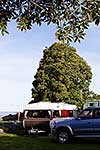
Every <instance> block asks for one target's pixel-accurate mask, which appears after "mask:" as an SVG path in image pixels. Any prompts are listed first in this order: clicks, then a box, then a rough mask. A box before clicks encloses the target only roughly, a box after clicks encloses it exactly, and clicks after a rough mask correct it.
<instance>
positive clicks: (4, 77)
mask: <svg viewBox="0 0 100 150" xmlns="http://www.w3.org/2000/svg"><path fill="white" fill-rule="evenodd" d="M9 32H10V34H9V35H5V36H4V37H2V36H1V37H0V111H21V110H22V109H23V107H24V105H26V104H27V103H28V102H29V101H30V100H31V88H32V81H33V80H34V75H35V73H36V70H37V68H38V64H39V61H40V59H41V58H42V52H43V49H44V48H45V47H46V46H50V45H52V44H53V43H54V42H55V41H56V39H55V35H54V33H55V27H54V26H52V25H50V26H46V25H42V26H41V27H38V26H37V25H34V26H33V28H32V30H30V31H27V32H19V31H18V30H17V29H16V25H15V23H14V22H11V23H10V24H9ZM86 32H87V35H86V37H85V40H82V41H81V43H71V45H72V46H74V47H75V48H76V49H77V53H78V54H79V55H80V56H82V57H83V58H84V59H85V60H86V61H87V62H88V64H89V65H90V66H91V68H92V72H93V79H92V83H91V86H90V88H91V90H93V91H94V92H96V93H98V94H100V88H99V87H100V80H99V76H100V67H99V66H100V38H99V37H100V26H99V27H96V26H94V25H93V24H92V25H91V26H90V28H89V30H87V31H86Z"/></svg>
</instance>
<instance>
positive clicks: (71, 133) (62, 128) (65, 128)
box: [56, 125, 74, 136]
mask: <svg viewBox="0 0 100 150" xmlns="http://www.w3.org/2000/svg"><path fill="white" fill-rule="evenodd" d="M61 130H66V131H68V132H69V134H70V135H71V136H73V135H74V133H73V130H72V128H71V127H70V126H69V125H67V126H60V127H58V128H57V129H56V133H57V132H59V131H61Z"/></svg>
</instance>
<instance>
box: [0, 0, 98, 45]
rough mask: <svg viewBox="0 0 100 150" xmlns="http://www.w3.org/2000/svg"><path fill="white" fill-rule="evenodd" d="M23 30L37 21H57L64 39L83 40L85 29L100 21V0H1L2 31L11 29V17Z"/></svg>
mask: <svg viewBox="0 0 100 150" xmlns="http://www.w3.org/2000/svg"><path fill="white" fill-rule="evenodd" d="M13 19H14V20H15V21H16V22H17V27H18V29H19V30H28V29H29V30H30V29H31V28H32V25H33V24H35V23H36V24H38V25H41V24H42V23H46V24H47V25H49V24H51V23H52V24H55V25H56V27H57V31H56V37H57V38H58V39H59V40H60V41H61V40H62V41H63V42H64V41H67V42H70V41H74V42H76V41H79V42H80V39H83V38H84V36H85V29H88V27H89V24H90V23H91V22H94V23H95V24H96V25H99V23H100V0H66V1H64V0H13V1H12V0H0V31H1V33H2V35H3V34H4V33H6V32H7V24H8V22H9V21H11V20H13Z"/></svg>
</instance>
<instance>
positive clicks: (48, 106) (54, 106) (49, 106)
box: [24, 102, 77, 110]
mask: <svg viewBox="0 0 100 150" xmlns="http://www.w3.org/2000/svg"><path fill="white" fill-rule="evenodd" d="M64 109H65V110H76V109H77V106H76V105H72V104H67V103H51V102H38V103H33V104H28V105H26V106H25V108H24V110H64Z"/></svg>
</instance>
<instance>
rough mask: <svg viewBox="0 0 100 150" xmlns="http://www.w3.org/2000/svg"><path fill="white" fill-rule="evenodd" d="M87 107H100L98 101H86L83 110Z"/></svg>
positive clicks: (99, 101)
mask: <svg viewBox="0 0 100 150" xmlns="http://www.w3.org/2000/svg"><path fill="white" fill-rule="evenodd" d="M87 107H100V100H87V101H86V103H85V104H84V105H83V108H87Z"/></svg>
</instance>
